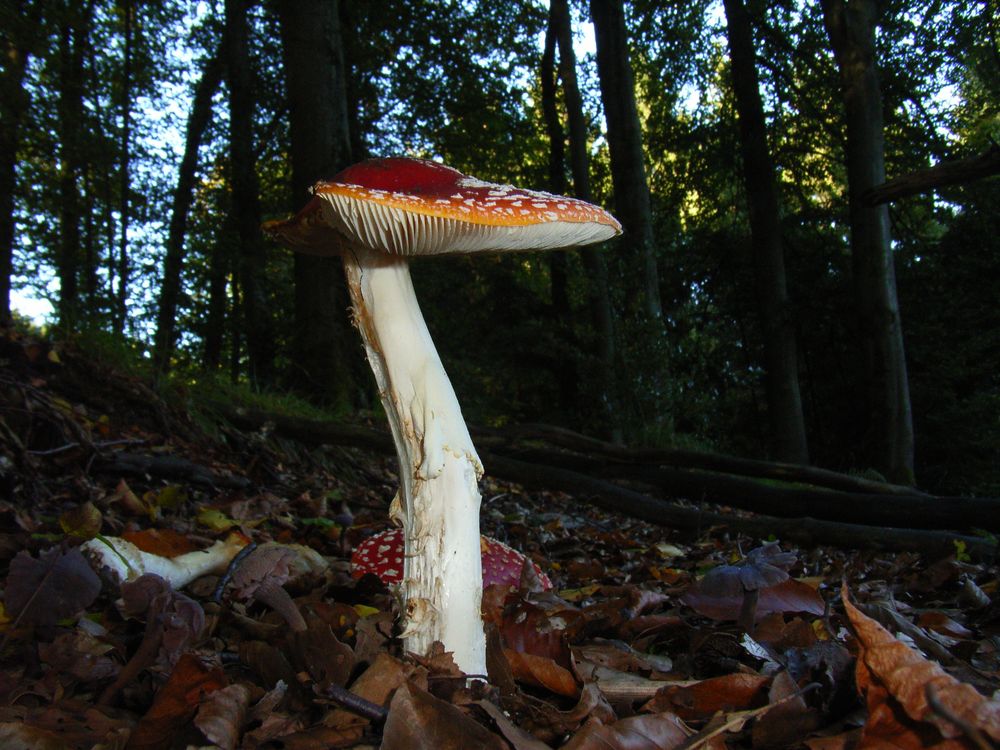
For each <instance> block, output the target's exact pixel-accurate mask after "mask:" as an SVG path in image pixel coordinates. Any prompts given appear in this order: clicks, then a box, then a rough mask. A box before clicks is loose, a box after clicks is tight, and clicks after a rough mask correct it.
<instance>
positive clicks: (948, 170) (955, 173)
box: [864, 143, 1000, 206]
mask: <svg viewBox="0 0 1000 750" xmlns="http://www.w3.org/2000/svg"><path fill="white" fill-rule="evenodd" d="M995 174H1000V146H998V145H997V144H995V143H994V144H993V145H992V146H990V148H988V149H986V151H984V152H983V153H981V154H977V155H976V156H970V157H969V158H967V159H955V160H954V161H945V162H941V163H939V164H935V165H934V166H933V167H928V168H927V169H920V170H917V171H916V172H910V173H909V174H904V175H900V176H899V177H896V178H894V179H892V180H889V181H887V182H883V183H882V184H881V185H876V186H875V187H873V188H871V189H870V190H868V191H867V192H866V193H865V195H864V198H865V201H866V202H867V203H869V204H870V205H872V206H877V205H879V204H881V203H889V202H890V201H894V200H897V199H899V198H906V197H908V196H910V195H917V194H918V193H926V192H928V191H929V190H934V189H936V188H940V187H945V186H947V185H957V184H959V183H962V182H972V181H973V180H980V179H982V178H984V177H989V176H991V175H995Z"/></svg>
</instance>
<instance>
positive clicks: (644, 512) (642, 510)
mask: <svg viewBox="0 0 1000 750" xmlns="http://www.w3.org/2000/svg"><path fill="white" fill-rule="evenodd" d="M215 408H216V411H217V412H218V413H219V414H220V415H221V416H223V417H224V418H225V419H227V420H228V421H230V422H231V423H232V424H234V425H236V426H238V427H240V428H242V429H251V430H258V429H261V428H264V429H269V430H273V431H275V432H276V433H278V434H280V435H282V436H284V437H288V438H292V439H295V440H299V441H300V442H303V443H306V444H311V445H317V444H325V443H326V444H336V445H352V446H356V447H361V448H366V449H370V450H375V451H378V452H380V453H384V454H391V453H392V452H393V450H394V448H393V443H392V440H391V439H390V437H389V435H388V434H386V433H384V432H381V431H379V430H375V429H371V428H368V427H363V426H358V425H343V424H337V423H333V422H319V421H315V420H309V419H300V418H296V417H286V416H283V415H277V414H267V413H264V412H260V411H255V410H248V409H240V408H234V407H231V406H229V405H224V404H218V405H216V407H215ZM480 454H481V457H482V459H483V462H484V464H485V465H486V466H487V469H488V471H489V472H490V473H491V474H492V475H493V476H496V477H499V478H502V479H506V480H508V481H513V482H517V483H519V484H523V485H525V486H528V487H534V488H544V489H555V490H561V491H563V492H567V493H571V494H573V495H574V496H575V497H577V498H579V499H580V500H582V501H585V502H589V503H592V504H594V505H596V506H598V507H600V508H603V509H606V510H610V511H613V512H618V513H623V514H625V515H628V516H631V517H633V518H638V519H641V520H645V521H648V522H650V523H654V524H657V525H661V526H669V527H672V528H678V529H686V530H691V531H695V532H699V533H700V532H707V531H708V530H710V529H730V530H733V531H738V532H742V533H745V534H748V535H751V536H756V537H759V538H761V539H768V538H771V537H772V536H774V537H779V538H782V539H787V540H789V541H794V542H796V543H797V544H801V545H816V544H830V545H834V546H840V547H848V548H872V549H888V550H899V551H915V552H921V553H924V554H931V555H947V554H952V553H954V552H955V549H956V546H955V545H956V544H962V545H964V549H965V551H966V553H967V554H969V555H970V556H972V557H974V558H976V559H982V560H988V559H993V558H994V557H995V556H996V553H997V548H996V543H995V542H993V541H991V540H988V539H983V538H980V537H975V536H967V535H961V534H955V533H951V532H946V531H941V530H926V529H912V528H897V527H895V526H869V525H862V524H857V523H844V522H842V521H828V520H822V519H817V518H813V517H810V516H808V515H805V516H802V517H796V518H778V517H774V516H766V515H754V516H743V515H738V514H725V513H716V512H712V511H707V510H703V509H701V508H696V507H688V506H685V505H681V504H678V503H674V502H668V501H665V500H661V499H658V498H655V497H651V496H649V495H646V494H644V493H642V492H638V491H636V490H633V489H629V488H626V487H622V486H620V485H618V484H615V483H613V482H610V481H607V480H605V479H599V478H594V477H591V476H588V475H586V474H584V473H582V472H579V471H573V470H570V469H564V468H559V467H554V466H543V465H539V464H534V463H530V462H527V461H522V460H518V459H515V458H511V457H508V456H504V455H501V454H500V453H499V452H498V451H496V449H495V448H494V447H491V448H485V449H481V450H480ZM843 494H847V493H843ZM887 497H891V496H887ZM696 499H697V498H696ZM895 499H897V500H899V498H895ZM903 517H904V518H906V519H907V520H909V518H910V514H909V513H907V514H904V515H903Z"/></svg>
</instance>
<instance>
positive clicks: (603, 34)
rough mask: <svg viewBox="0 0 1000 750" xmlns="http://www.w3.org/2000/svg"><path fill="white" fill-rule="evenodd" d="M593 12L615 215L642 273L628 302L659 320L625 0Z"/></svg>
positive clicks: (600, 0)
mask: <svg viewBox="0 0 1000 750" xmlns="http://www.w3.org/2000/svg"><path fill="white" fill-rule="evenodd" d="M590 16H591V19H592V20H593V22H594V37H595V41H596V43H597V72H598V75H599V77H600V83H601V102H602V103H603V105H604V117H605V119H606V120H607V123H608V149H609V151H610V153H611V178H612V181H613V183H614V191H615V214H616V216H617V218H618V220H619V221H621V223H622V226H623V227H624V228H625V236H624V237H623V238H622V240H621V241H620V244H622V245H624V246H626V247H628V248H629V251H630V253H629V257H628V259H627V262H628V263H630V264H631V265H632V266H633V267H634V268H635V271H634V273H635V276H638V277H639V279H638V281H637V283H635V284H634V286H633V285H631V284H630V285H629V286H631V287H632V288H633V289H634V290H635V293H634V294H632V295H629V297H627V298H626V304H627V306H628V308H629V309H630V311H631V312H633V314H635V313H639V312H640V311H645V314H646V315H647V316H648V317H649V318H652V319H657V318H659V317H661V315H662V307H661V305H660V281H659V272H658V271H657V267H656V254H655V247H654V243H653V214H652V208H651V205H650V197H649V184H648V183H647V181H646V166H645V159H644V156H643V151H642V125H641V123H640V122H639V110H638V108H637V107H636V101H635V84H634V81H633V77H632V65H631V63H630V62H629V55H628V36H627V32H626V29H625V10H624V7H623V5H622V0H591V3H590ZM635 276H633V277H632V278H635Z"/></svg>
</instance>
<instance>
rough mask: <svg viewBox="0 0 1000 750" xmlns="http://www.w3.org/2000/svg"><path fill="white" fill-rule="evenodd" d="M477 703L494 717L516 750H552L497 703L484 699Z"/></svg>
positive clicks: (476, 703) (502, 732)
mask: <svg viewBox="0 0 1000 750" xmlns="http://www.w3.org/2000/svg"><path fill="white" fill-rule="evenodd" d="M475 705H477V706H479V707H480V708H481V709H482V710H483V711H485V712H486V715H487V716H489V717H490V718H491V719H493V723H494V724H496V725H497V729H499V730H500V733H501V734H502V735H503V736H504V738H505V739H506V740H507V741H508V742H509V743H510V744H511V745H513V746H514V750H552V748H551V747H549V746H548V745H546V744H545V743H544V742H542V741H541V740H539V739H536V738H535V737H532V736H531V735H530V734H529V733H528V732H526V731H524V730H523V729H521V727H519V726H517V725H516V724H515V723H514V722H513V721H511V720H510V719H509V718H508V717H507V714H505V713H504V712H503V710H501V709H500V707H499V706H497V705H496V704H495V703H490V701H485V700H483V701H476V702H475Z"/></svg>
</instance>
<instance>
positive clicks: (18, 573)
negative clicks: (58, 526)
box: [4, 547, 101, 626]
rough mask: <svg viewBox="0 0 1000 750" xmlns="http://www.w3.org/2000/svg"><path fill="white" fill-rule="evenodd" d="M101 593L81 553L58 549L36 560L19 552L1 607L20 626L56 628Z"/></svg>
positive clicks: (88, 604) (74, 549)
mask: <svg viewBox="0 0 1000 750" xmlns="http://www.w3.org/2000/svg"><path fill="white" fill-rule="evenodd" d="M100 593H101V581H100V579H99V578H98V577H97V574H96V573H95V572H94V571H93V569H92V568H91V567H90V565H88V564H87V561H86V559H84V557H83V555H82V554H81V553H80V550H79V549H77V548H73V549H71V550H67V551H66V552H63V551H62V550H61V549H59V548H58V547H53V548H52V549H50V550H48V551H46V552H42V553H41V554H40V555H39V557H38V559H37V560H36V559H35V558H33V557H32V556H31V555H30V554H29V553H28V552H26V551H24V550H22V551H20V552H18V553H17V555H16V556H15V557H14V559H13V560H11V561H10V569H9V572H8V573H7V584H6V587H5V591H4V606H5V607H6V610H7V613H8V615H9V616H10V617H12V618H13V619H14V620H15V621H16V622H17V623H18V624H19V625H41V626H47V625H55V624H56V622H57V621H58V620H61V619H62V618H64V617H70V616H72V615H75V614H76V613H77V612H80V611H81V610H84V609H86V608H87V607H89V606H90V605H91V604H93V603H94V600H95V599H97V595H98V594H100Z"/></svg>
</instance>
